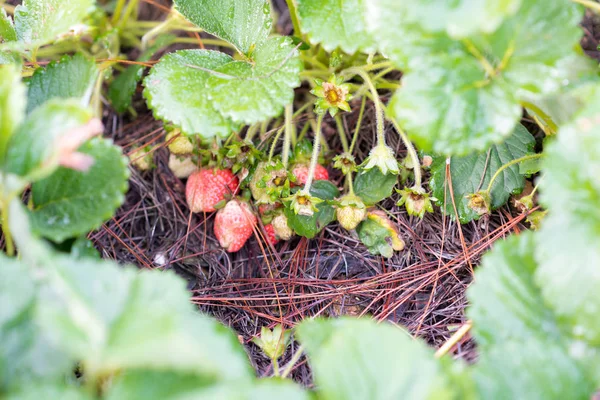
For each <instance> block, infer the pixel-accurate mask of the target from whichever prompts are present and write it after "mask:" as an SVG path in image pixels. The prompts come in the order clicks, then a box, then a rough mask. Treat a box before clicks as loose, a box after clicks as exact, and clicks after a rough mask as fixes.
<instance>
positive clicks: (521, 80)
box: [367, 0, 582, 155]
mask: <svg viewBox="0 0 600 400" xmlns="http://www.w3.org/2000/svg"><path fill="white" fill-rule="evenodd" d="M410 7H411V5H410V3H408V2H395V1H392V0H376V1H374V2H372V3H371V2H369V4H368V6H367V12H368V15H369V16H370V19H368V20H369V21H370V23H369V29H370V30H371V33H372V35H373V36H374V37H375V39H376V40H377V43H378V44H379V47H380V50H381V51H382V52H383V53H385V54H388V55H389V56H390V58H391V59H392V60H393V61H394V62H396V64H398V66H400V67H401V68H404V69H405V70H406V72H407V73H406V74H405V76H404V78H403V85H402V88H401V89H399V91H398V94H397V95H396V96H395V98H394V100H393V105H391V107H390V112H391V114H392V115H393V116H395V117H396V118H397V119H398V120H399V122H400V123H401V124H402V125H403V126H404V127H405V128H406V129H407V131H408V132H409V133H410V134H411V135H412V138H413V140H414V141H415V142H416V143H417V144H418V145H419V146H420V147H421V148H422V149H423V150H426V151H434V152H436V153H440V154H446V155H448V154H456V155H464V154H466V153H468V152H469V151H471V150H484V149H486V148H487V147H489V146H490V145H491V144H493V143H496V142H499V141H500V140H502V138H504V137H507V136H508V135H510V133H511V132H512V130H513V128H514V127H515V126H516V124H517V122H518V120H519V118H520V116H521V112H520V102H521V101H522V100H523V99H526V98H528V97H531V96H532V95H534V96H537V95H543V94H548V93H554V92H557V91H559V90H560V89H561V88H562V87H563V85H565V84H566V83H567V82H568V79H566V77H567V76H568V75H569V71H570V70H571V69H572V68H571V67H572V65H571V63H569V62H566V61H567V60H572V59H573V57H574V56H575V55H576V52H575V51H574V50H573V49H574V48H576V46H578V42H579V39H580V38H581V30H580V29H579V27H578V23H579V21H580V19H581V15H582V13H581V8H580V7H579V6H577V5H575V4H573V3H571V2H564V1H562V0H551V1H546V0H532V1H526V2H522V5H521V7H520V8H519V11H518V12H516V13H515V14H514V15H513V16H510V17H507V18H506V19H505V20H504V22H503V23H502V24H501V25H499V26H498V28H497V29H496V30H495V31H493V32H490V33H488V34H477V35H474V36H473V37H470V38H465V39H463V40H453V39H452V38H450V37H448V36H447V35H446V34H445V32H439V33H429V32H427V31H426V29H425V28H424V26H423V25H424V24H425V23H424V22H422V21H413V20H411V19H410V11H408V8H410ZM540 32H544V35H548V37H552V41H553V46H550V47H549V48H546V46H541V45H540V40H539V38H540Z"/></svg>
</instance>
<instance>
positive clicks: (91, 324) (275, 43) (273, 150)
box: [0, 0, 600, 399]
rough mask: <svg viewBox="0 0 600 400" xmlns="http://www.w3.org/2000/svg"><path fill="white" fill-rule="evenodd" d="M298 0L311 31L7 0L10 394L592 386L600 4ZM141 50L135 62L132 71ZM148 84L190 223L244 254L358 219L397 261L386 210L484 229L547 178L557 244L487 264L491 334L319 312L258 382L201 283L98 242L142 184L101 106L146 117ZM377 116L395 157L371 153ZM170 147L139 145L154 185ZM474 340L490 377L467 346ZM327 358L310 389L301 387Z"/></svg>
mask: <svg viewBox="0 0 600 400" xmlns="http://www.w3.org/2000/svg"><path fill="white" fill-rule="evenodd" d="M438 3H439V4H438ZM3 4H4V2H3ZM286 4H287V6H288V11H289V15H290V21H291V24H292V26H293V35H292V36H285V35H280V34H275V33H274V31H275V25H274V24H273V10H272V9H271V2H270V1H267V0H221V1H217V0H194V1H192V0H174V1H173V8H172V9H171V10H170V11H169V13H168V16H167V18H166V19H165V20H164V21H162V22H155V21H143V20H138V19H137V18H136V9H137V7H138V5H139V2H138V1H137V0H129V1H127V0H116V1H114V2H95V1H92V0H77V1H72V2H64V1H58V0H24V1H23V2H21V4H19V5H17V6H11V5H5V7H4V8H3V10H2V13H0V64H1V65H0V213H1V222H0V225H1V227H2V240H3V241H2V243H3V246H4V247H3V248H4V250H5V252H3V253H0V304H1V305H2V306H0V343H3V345H2V346H1V347H0V397H2V398H7V399H19V398H30V397H34V396H35V397H36V398H69V397H73V398H89V399H94V398H96V399H104V398H108V399H121V398H134V399H135V398H147V397H151V398H161V399H162V398H183V397H189V398H204V397H206V398H225V399H229V398H254V397H259V396H261V397H268V398H271V397H273V398H274V397H278V396H284V397H285V396H288V397H290V398H298V399H305V398H319V399H321V398H322V399H354V398H356V399H364V398H376V399H379V398H382V399H383V398H527V399H532V398H533V399H535V398H540V399H541V398H544V399H547V398H590V397H591V396H593V394H594V393H595V392H596V391H597V390H598V388H599V387H600V376H599V374H598V372H597V369H598V368H597V367H598V365H599V362H600V360H599V359H598V354H599V353H600V348H599V346H600V323H598V321H599V319H598V312H599V310H600V300H599V299H600V298H599V297H598V295H597V293H598V292H599V290H600V274H599V273H598V262H599V261H600V254H598V250H597V248H598V246H597V245H596V243H597V241H598V237H597V236H598V231H599V229H598V226H599V225H600V221H599V215H600V214H599V212H598V200H599V199H600V183H599V181H598V176H597V175H598V174H597V172H598V170H599V169H600V161H598V156H597V154H600V128H599V126H600V103H599V100H598V96H599V94H600V92H599V91H600V89H599V87H600V84H599V82H598V81H599V79H598V70H597V65H595V64H594V63H593V62H591V61H590V60H589V59H588V58H586V57H585V56H584V55H583V54H582V53H583V52H582V51H581V47H580V45H579V41H580V39H581V29H580V28H579V27H578V24H579V22H580V20H581V18H582V15H583V7H582V4H583V5H586V6H588V7H590V8H592V9H595V10H598V9H600V7H599V6H598V4H597V3H595V2H592V1H587V0H573V1H569V0H546V1H542V0H530V1H522V0H502V1H500V0H486V1H469V0H458V1H453V2H432V1H427V0H420V1H416V2H409V1H397V0H394V1H392V0H369V1H367V0H341V1H340V0H335V1H334V0H322V1H316V0H287V1H286ZM181 31H185V32H191V33H193V34H196V35H198V33H199V32H201V33H202V34H203V35H202V36H199V35H198V36H197V37H196V39H192V41H194V42H193V43H199V44H200V47H201V48H200V49H195V48H193V49H178V50H175V51H170V52H169V51H168V50H171V49H172V48H171V47H170V45H171V44H186V45H189V44H190V43H191V41H190V40H189V38H183V37H181V36H180V35H179V34H178V33H179V32H181ZM209 35H210V36H209ZM196 40H197V41H196ZM205 46H209V47H211V49H206V48H205ZM188 47H189V46H188ZM131 48H133V49H135V52H134V54H135V55H134V56H133V58H135V59H136V60H137V61H133V62H130V61H124V60H123V59H122V55H123V54H122V53H123V52H124V51H125V49H131ZM165 49H167V51H166V52H163V50H165ZM159 52H160V54H163V55H162V57H161V58H160V60H158V61H157V62H156V63H150V62H149V61H150V60H151V59H152V58H153V57H154V55H155V54H157V53H159ZM121 64H131V65H128V66H127V67H126V68H123V67H121ZM147 67H150V68H149V70H148V71H146V68H147ZM113 75H114V76H113ZM139 84H141V85H143V89H140V93H139V94H140V96H136V93H137V92H138V85H139ZM141 96H143V99H141V101H142V102H143V101H145V103H146V105H147V106H148V108H149V109H150V110H151V112H152V113H153V115H154V117H155V118H156V120H157V121H158V123H159V124H162V125H163V127H164V133H165V142H164V146H165V147H167V148H168V150H169V158H168V167H169V168H170V169H171V170H172V172H173V175H174V176H175V177H176V178H177V179H184V180H186V181H185V199H186V200H187V201H186V202H187V207H188V211H189V212H190V214H194V213H195V214H199V217H202V218H204V219H205V223H207V224H210V225H207V226H211V227H212V233H213V234H214V237H215V238H216V241H217V242H218V243H219V245H220V246H221V248H222V249H223V251H224V252H229V253H235V252H238V251H243V249H244V247H245V246H246V244H247V243H248V242H249V241H250V240H251V238H252V237H253V236H257V237H263V238H264V240H263V241H264V242H265V243H267V242H268V243H269V245H270V249H271V250H276V246H279V242H281V241H291V240H295V239H294V237H295V236H302V237H305V238H308V239H311V238H315V237H317V236H318V235H322V234H323V233H322V232H323V230H324V229H325V228H326V227H327V226H328V225H330V224H333V223H339V225H340V226H341V227H342V228H344V229H345V230H347V231H349V232H350V234H351V235H352V237H354V238H356V239H357V243H358V241H360V243H362V244H361V246H364V248H366V249H367V250H368V251H369V252H370V253H371V254H373V255H374V256H378V255H381V256H383V257H386V258H390V257H392V256H393V255H394V253H395V252H401V251H403V249H404V248H405V247H406V245H407V243H406V242H405V240H407V237H405V232H404V231H403V230H402V229H401V228H400V226H399V224H398V223H397V221H395V220H394V218H393V215H392V213H390V212H389V211H388V210H387V209H386V208H389V207H399V208H402V209H403V210H404V211H403V212H406V214H408V215H409V216H411V217H413V219H421V220H422V219H424V218H425V215H426V214H428V213H434V212H441V213H443V214H444V215H449V216H451V217H452V218H453V219H455V220H456V223H468V222H470V221H473V220H477V219H481V218H483V219H486V218H489V215H490V214H491V213H492V212H493V211H494V210H496V209H499V208H501V207H503V206H504V205H505V204H506V203H507V201H508V200H509V198H510V197H511V196H512V195H516V194H519V193H521V192H522V191H523V190H524V189H525V186H526V182H528V181H530V182H533V183H534V184H535V186H534V187H533V189H532V190H531V192H530V193H527V194H524V195H523V197H522V198H520V199H519V200H518V205H520V207H521V210H522V211H523V212H524V213H527V220H528V221H529V222H530V224H531V226H532V227H533V228H535V229H537V230H538V231H537V232H524V233H521V234H519V235H515V236H513V237H510V238H507V239H506V240H504V241H503V242H501V243H498V244H496V245H495V246H494V248H493V249H492V250H491V251H490V252H489V253H488V254H487V255H486V256H485V257H484V258H483V261H482V265H481V266H480V267H479V268H477V270H476V272H475V281H474V283H473V284H472V285H471V287H470V288H469V289H468V298H469V302H470V303H469V307H468V309H467V312H466V316H467V318H468V319H469V320H470V321H469V322H468V323H467V324H465V325H464V326H463V327H462V328H461V329H459V330H458V331H457V332H456V334H455V335H454V336H453V337H452V338H451V340H450V341H449V346H444V347H442V348H441V349H440V350H438V351H437V352H436V353H434V352H433V350H432V349H430V348H428V347H427V345H426V344H425V343H423V342H422V341H421V340H414V339H412V338H410V337H409V335H407V334H406V333H405V332H403V331H402V329H400V328H398V327H396V326H393V325H391V324H389V323H381V324H379V325H378V324H376V323H375V322H373V321H370V320H368V319H367V318H364V319H351V318H339V319H307V320H305V321H298V325H296V326H295V327H291V326H284V325H281V324H280V325H275V326H274V327H272V329H270V328H268V327H263V329H262V330H261V334H260V337H258V336H257V337H255V338H253V340H252V342H253V343H254V344H255V345H256V346H258V348H260V349H261V350H262V351H263V352H264V353H265V355H266V357H267V358H268V359H269V360H270V361H271V364H272V376H270V377H268V378H265V379H257V378H255V377H254V375H253V374H252V370H251V368H250V363H249V362H248V359H247V358H248V357H247V355H246V353H245V351H244V347H243V346H242V345H241V344H240V343H239V342H238V340H237V339H236V337H235V335H234V334H233V333H232V332H230V331H229V330H228V329H227V328H225V327H224V326H222V325H221V324H220V323H218V322H216V321H215V320H213V319H211V318H210V317H208V316H206V315H203V314H201V313H198V312H196V310H194V309H193V307H192V305H191V304H190V302H189V299H188V292H187V291H186V289H185V285H184V283H183V282H182V280H181V279H179V278H178V277H176V276H175V275H174V274H172V273H170V272H159V271H144V272H139V273H138V272H136V271H135V270H134V269H133V268H132V267H129V266H120V265H117V264H116V263H114V262H111V261H106V260H101V259H100V258H99V254H98V252H97V251H95V249H94V248H93V245H92V243H91V242H90V241H89V240H87V239H86V235H87V234H88V233H89V232H90V231H92V230H95V229H97V228H99V227H100V226H101V225H102V224H103V223H104V222H105V221H106V220H108V219H110V218H111V217H112V216H113V214H114V212H115V210H116V209H117V208H118V207H120V206H121V205H122V204H123V202H124V194H125V192H126V191H127V179H128V178H129V174H130V172H129V169H128V164H129V162H128V159H127V158H126V157H124V156H123V154H122V150H121V148H119V147H117V146H115V145H114V144H113V143H112V141H111V140H109V139H106V138H103V137H101V135H100V134H101V133H102V132H103V130H104V129H103V124H102V122H101V119H100V117H102V116H103V115H104V114H103V112H104V107H105V105H108V104H109V102H110V105H111V106H112V108H113V109H114V110H115V111H116V112H117V113H121V114H123V113H127V114H129V115H130V116H132V117H134V118H135V116H136V113H137V111H136V108H137V106H138V102H137V101H138V97H141ZM367 104H369V108H367ZM371 106H372V110H373V112H372V114H373V115H372V117H373V118H372V120H373V124H372V136H373V138H374V141H373V143H374V144H373V145H372V147H370V148H360V145H359V144H357V143H359V140H358V139H359V135H365V132H367V133H366V134H371V133H369V127H368V126H367V124H366V123H365V122H364V119H365V116H366V115H367V114H370V113H371V112H370V111H369V110H370V109H371ZM350 112H356V114H357V120H356V126H355V129H354V131H352V132H349V131H348V128H347V126H346V125H345V123H344V119H343V118H342V117H343V116H345V115H346V114H345V113H350ZM524 117H525V118H524ZM332 132H333V133H332ZM336 134H337V137H336ZM310 139H312V140H310ZM334 141H335V143H336V147H333V146H332V143H334ZM415 145H416V146H415ZM417 148H418V150H419V152H417ZM400 152H402V153H403V154H405V155H404V156H401V155H400ZM153 157H154V155H153V147H152V146H151V145H147V144H146V145H144V144H136V145H135V147H133V148H132V150H131V151H130V152H129V161H130V164H131V165H132V166H133V167H135V168H138V169H139V170H140V174H142V175H143V174H145V173H146V174H147V173H148V172H147V171H149V170H151V169H152V168H154V167H156V165H157V163H155V162H154V159H153ZM165 160H166V158H165ZM165 164H166V161H165ZM182 187H183V186H182ZM538 191H539V193H540V196H539V202H538V197H537V192H538ZM390 199H391V201H390ZM393 204H395V205H393ZM434 206H435V207H434ZM211 213H214V214H211ZM190 218H191V217H190ZM259 218H260V220H259ZM207 221H210V222H207ZM336 221H337V222H336ZM263 228H264V231H263ZM224 252H223V253H221V254H223V255H225V253H224ZM465 252H466V250H465ZM279 256H283V255H279ZM269 271H270V272H272V271H271V269H269ZM271 277H272V278H273V277H274V275H273V274H272V275H271ZM471 326H472V328H471ZM288 328H289V329H288ZM469 329H471V331H472V334H473V337H474V339H475V340H476V343H477V346H478V352H479V358H478V360H477V361H475V362H472V363H471V364H467V363H464V362H463V361H460V360H453V359H452V358H451V357H449V356H448V354H447V353H448V351H449V349H450V348H451V347H452V346H451V345H452V344H453V343H456V342H457V341H459V340H461V339H462V338H463V336H464V335H465V332H466V331H467V330H469ZM292 338H293V339H294V340H295V341H296V342H297V343H299V346H297V345H293V346H292V345H291V344H290V343H291V340H292ZM288 351H289V353H293V354H290V356H291V358H290V359H289V360H290V361H289V363H287V364H286V365H279V362H280V361H281V360H282V359H283V355H284V354H286V352H288ZM303 356H306V358H307V360H308V363H309V364H310V367H311V371H312V374H313V378H314V383H315V385H314V388H312V389H311V390H310V391H309V390H308V389H303V388H301V387H300V386H299V385H297V384H295V383H293V382H291V381H290V380H288V379H286V378H287V377H289V376H290V374H291V372H292V370H293V369H294V368H295V367H296V365H297V363H298V362H299V361H300V359H301V358H302V357H303ZM270 373H271V372H270Z"/></svg>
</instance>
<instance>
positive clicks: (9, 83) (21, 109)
mask: <svg viewBox="0 0 600 400" xmlns="http://www.w3.org/2000/svg"><path fill="white" fill-rule="evenodd" d="M25 98H26V97H25V85H23V83H22V82H21V72H20V70H19V69H18V68H17V67H16V66H13V65H7V66H3V67H0V163H1V162H2V161H4V156H5V154H6V148H7V146H8V142H9V141H10V138H11V136H12V135H13V133H14V131H15V129H16V128H17V126H19V124H20V123H21V121H22V120H23V118H24V117H25Z"/></svg>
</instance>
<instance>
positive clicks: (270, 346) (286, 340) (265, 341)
mask: <svg viewBox="0 0 600 400" xmlns="http://www.w3.org/2000/svg"><path fill="white" fill-rule="evenodd" d="M291 333H292V332H291V331H290V330H283V327H282V326H281V325H276V326H275V327H274V328H273V330H270V329H269V328H267V327H266V326H263V327H262V328H261V330H260V337H253V338H252V343H254V344H255V345H257V346H258V347H260V349H261V350H262V351H263V352H264V353H265V355H266V356H267V357H269V358H270V359H271V360H277V359H278V358H279V357H281V356H282V355H283V353H284V352H285V349H287V347H288V345H289V344H290V336H291Z"/></svg>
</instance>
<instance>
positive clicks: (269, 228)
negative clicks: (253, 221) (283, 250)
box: [265, 224, 278, 245]
mask: <svg viewBox="0 0 600 400" xmlns="http://www.w3.org/2000/svg"><path fill="white" fill-rule="evenodd" d="M265 233H266V234H267V240H268V241H269V243H271V244H272V245H275V244H277V242H278V240H277V237H276V236H275V228H273V225H271V224H267V225H265Z"/></svg>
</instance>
